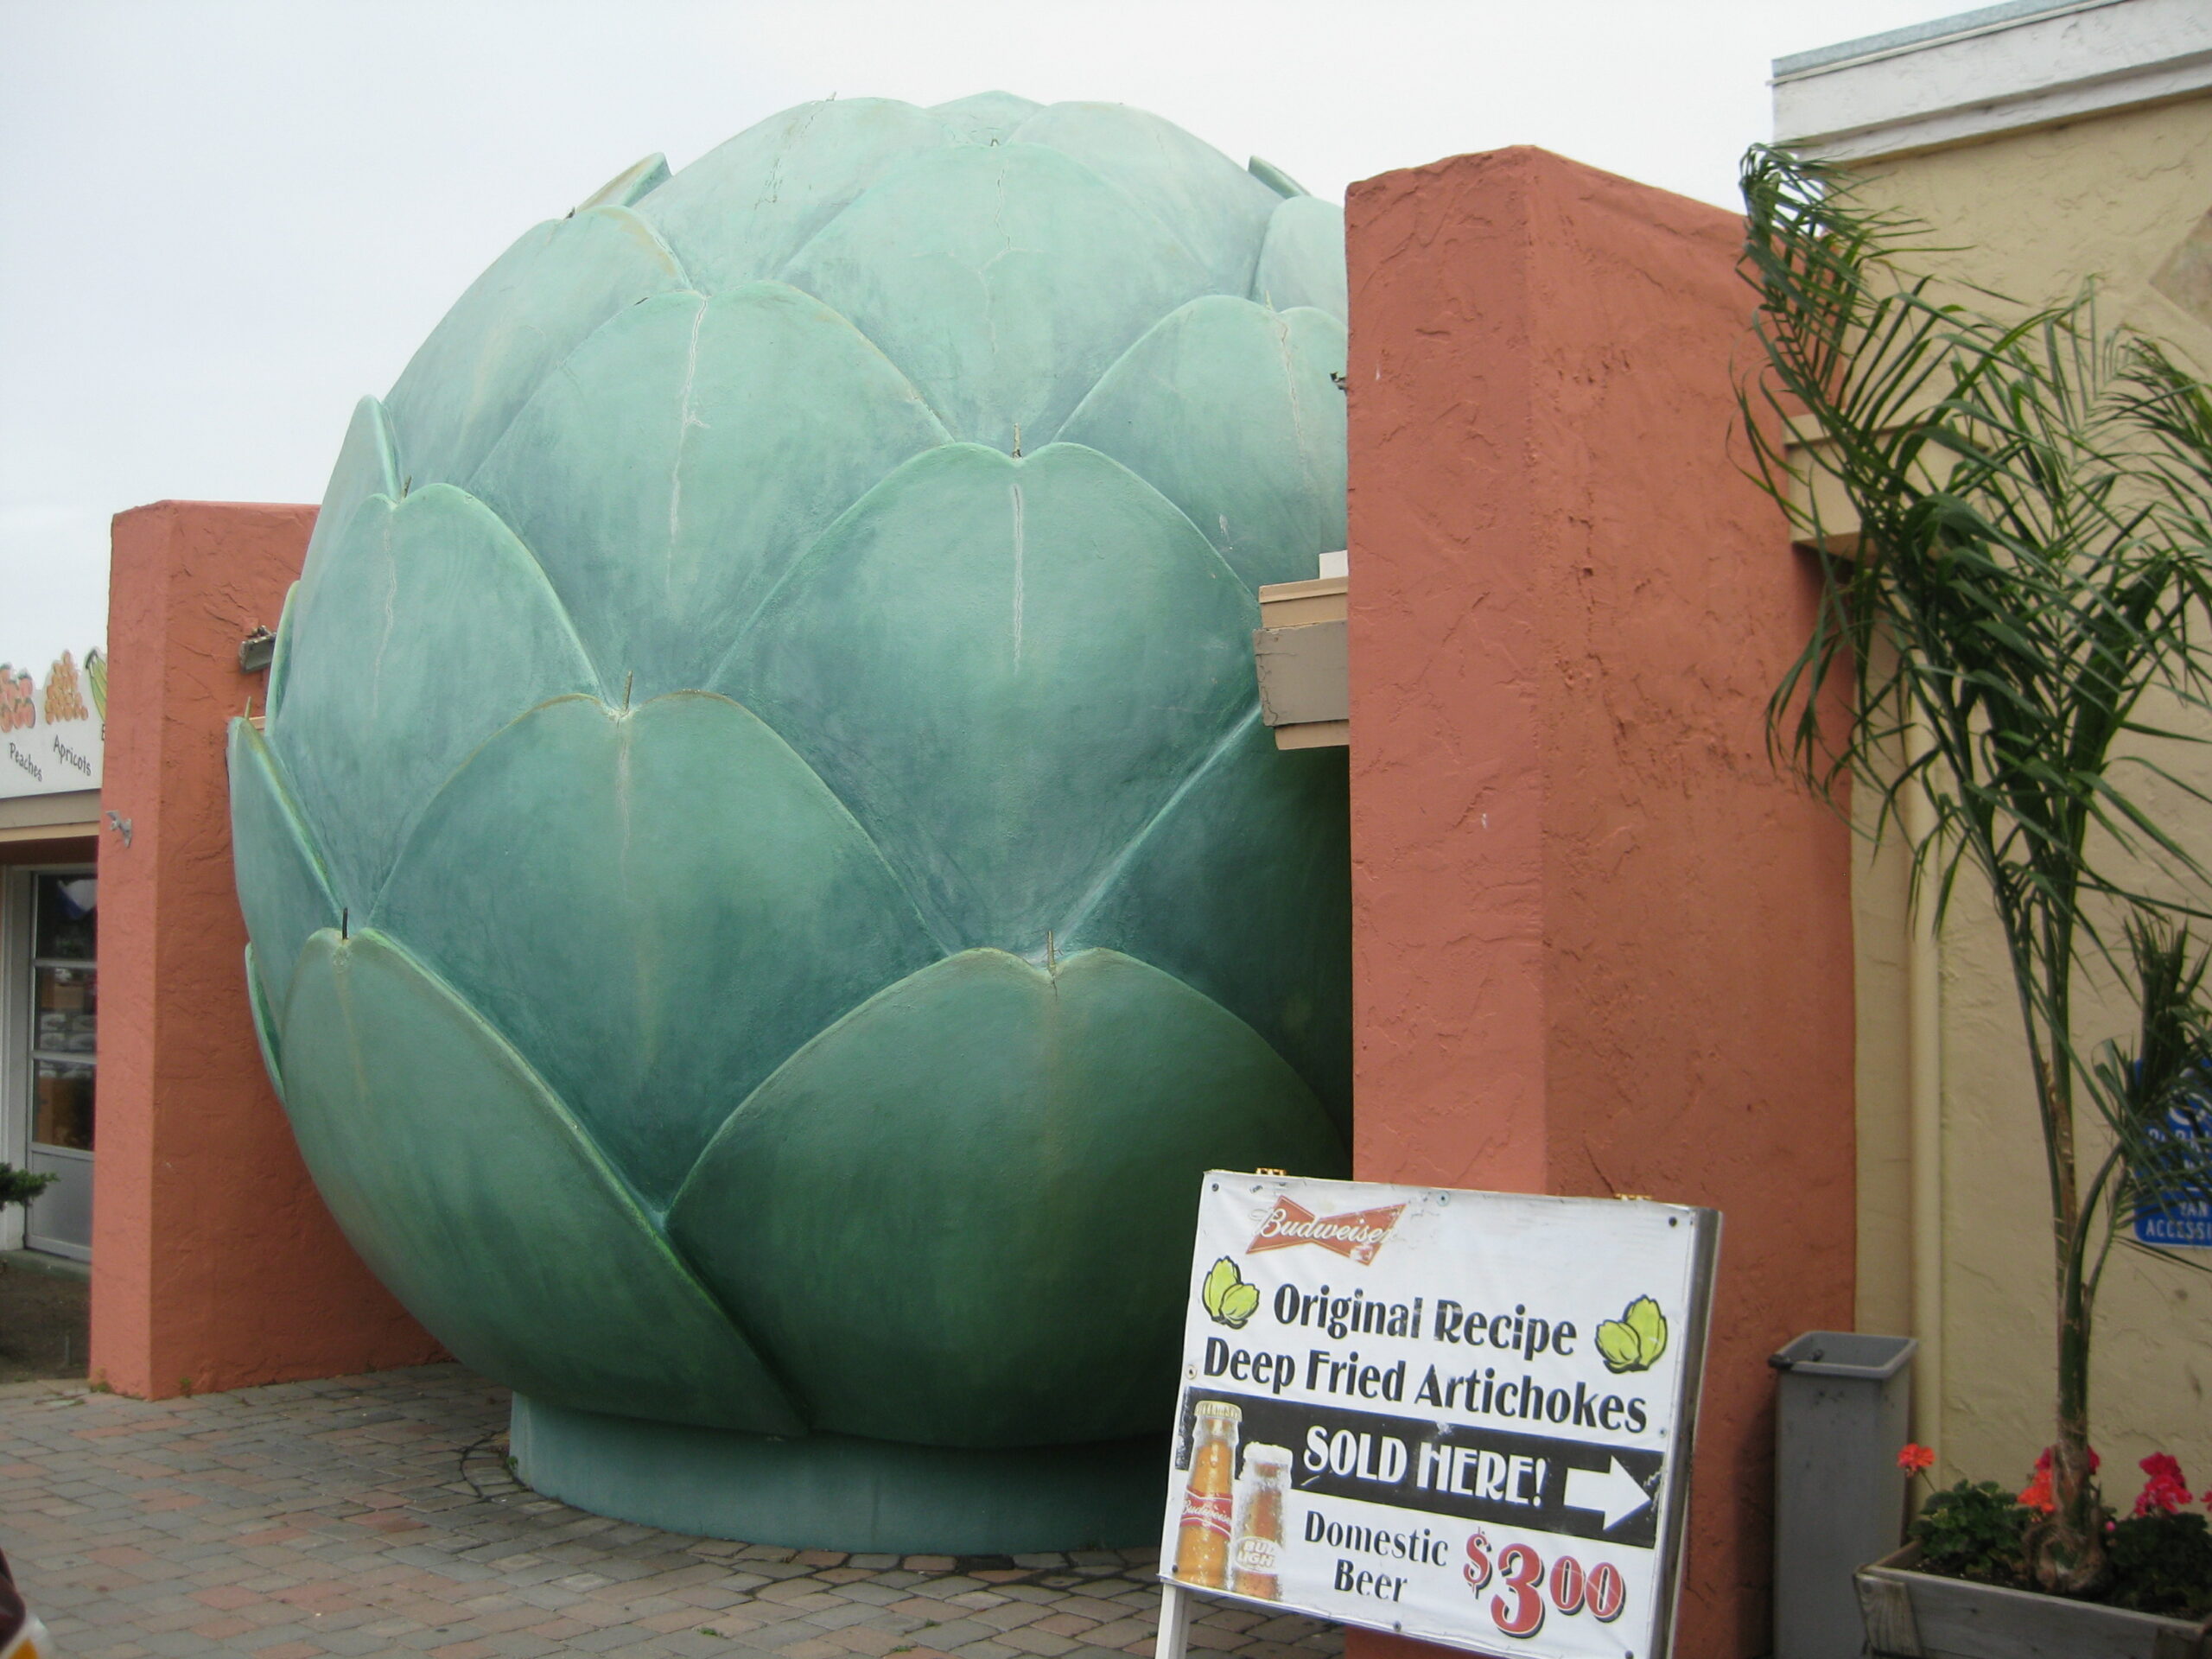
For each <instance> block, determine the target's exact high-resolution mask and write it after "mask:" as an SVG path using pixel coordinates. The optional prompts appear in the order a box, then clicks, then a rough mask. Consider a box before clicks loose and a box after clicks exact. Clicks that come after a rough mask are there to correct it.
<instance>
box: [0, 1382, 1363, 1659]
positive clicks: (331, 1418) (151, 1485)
mask: <svg viewBox="0 0 2212 1659" xmlns="http://www.w3.org/2000/svg"><path fill="white" fill-rule="evenodd" d="M506 1422H507V1397H506V1395H505V1391H504V1390H502V1389H497V1388H494V1387H493V1386H491V1385H490V1384H488V1383H485V1382H484V1381H483V1380H482V1379H481V1378H480V1377H477V1376H474V1375H472V1374H471V1373H469V1372H467V1371H465V1370H461V1368H460V1367H459V1366H454V1365H439V1366H429V1367H425V1368H423V1369H421V1370H408V1371H387V1372H381V1373H378V1375H375V1376H354V1377H340V1378H334V1379H332V1380H329V1381H325V1382H317V1383H287V1384H284V1385H283V1386H281V1387H277V1388H266V1389H239V1390H238V1391H237V1392H235V1393H232V1394H217V1395H200V1396H199V1397H198V1398H195V1399H188V1400H168V1401H162V1402H146V1401H141V1400H127V1399H124V1398H123V1397H121V1396H119V1395H111V1394H96V1393H92V1392H91V1391H89V1390H88V1389H86V1388H85V1387H84V1386H83V1385H82V1384H69V1385H65V1384H59V1383H16V1384H12V1385H10V1386H7V1387H4V1388H0V1548H4V1549H5V1550H6V1551H7V1552H8V1554H9V1557H10V1561H11V1562H12V1563H13V1565H14V1567H15V1569H16V1578H17V1580H18V1581H19V1582H20V1583H21V1584H22V1587H23V1589H24V1592H26V1594H28V1596H29V1599H30V1601H31V1605H33V1606H34V1607H35V1609H37V1610H38V1611H39V1613H40V1614H41V1616H42V1617H43V1618H45V1620H46V1622H47V1624H48V1625H49V1626H50V1627H51V1628H52V1630H53V1631H54V1637H55V1639H56V1640H57V1642H58V1643H60V1645H61V1648H62V1649H63V1651H64V1652H65V1653H66V1654H67V1655H68V1656H70V1659H142V1656H152V1655H162V1656H168V1655H198V1654H236V1655H242V1656H243V1655H251V1656H253V1659H315V1656H318V1655H322V1654H382V1653H391V1654H400V1655H406V1654H417V1653H427V1654H429V1655H431V1656H433V1659H493V1656H499V1655H518V1656H525V1659H528V1656H537V1655H540V1654H569V1653H587V1654H606V1655H615V1656H620V1659H663V1656H671V1659H673V1656H689V1655H716V1654H730V1655H738V1656H752V1655H760V1654H776V1655H779V1656H781V1659H881V1656H886V1655H898V1656H901V1659H941V1656H951V1659H1063V1656H1075V1659H1119V1656H1121V1655H1123V1654H1141V1655H1149V1654H1150V1653H1151V1651H1152V1638H1153V1632H1154V1626H1155V1625H1156V1624H1157V1623H1158V1618H1159V1607H1160V1590H1159V1586H1158V1585H1157V1584H1156V1583H1154V1582H1153V1581H1152V1577H1151V1575H1152V1571H1153V1567H1154V1555H1153V1553H1152V1552H1150V1551H1110V1550H1102V1551H1096V1552H1084V1553H1079V1554H1075V1555H1072V1556H1062V1555H1035V1556H1029V1555H1023V1556H1015V1557H1013V1558H1011V1559H1008V1558H1006V1557H988V1558H980V1559H979V1558H972V1557H969V1558H963V1559H961V1560H953V1559H951V1558H950V1557H946V1556H922V1555H909V1556H907V1557H906V1558H904V1559H903V1560H902V1559H900V1558H899V1557H897V1556H892V1555H841V1554H833V1553H831V1552H829V1551H825V1550H804V1551H792V1550H789V1549H778V1548H769V1547H767V1546H765V1545H757V1544H753V1545H748V1544H734V1543H726V1542H721V1541H715V1540H712V1539H701V1538H690V1537H682V1536H678V1535H675V1534H672V1533H665V1532H658V1531H656V1530H654V1529H652V1528H651V1527H640V1526H633V1525H631V1524H629V1523H627V1522H619V1521H609V1520H607V1519H606V1518H604V1517H603V1516H593V1515H586V1514H585V1513H583V1512H582V1510H572V1509H570V1508H569V1507H568V1505H566V1504H564V1503H555V1502H553V1501H552V1500H550V1499H548V1498H543V1497H538V1496H537V1494H536V1493H535V1492H533V1491H531V1490H530V1489H529V1488H527V1487H525V1486H523V1485H520V1484H518V1483H517V1482H516V1481H515V1480H514V1478H512V1475H511V1474H510V1473H509V1472H508V1471H507V1467H506V1462H505V1452H506V1433H505V1431H506ZM1191 1645H1192V1647H1193V1648H1194V1649H1215V1650H1217V1651H1218V1652H1220V1653H1223V1654H1236V1655H1241V1656H1249V1659H1318V1656H1322V1655H1334V1654H1339V1653H1341V1652H1342V1651H1343V1646H1344V1643H1343V1639H1342V1635H1341V1633H1340V1632H1339V1631H1338V1630H1336V1629H1334V1628H1333V1627H1331V1626H1327V1625H1322V1624H1315V1623H1314V1622H1313V1621H1312V1620H1310V1619H1302V1618H1291V1617H1287V1616H1282V1617H1277V1618H1268V1617H1266V1616H1265V1615H1263V1614H1260V1613H1256V1612H1249V1611H1244V1610H1243V1609H1239V1608H1230V1607H1216V1608H1212V1609H1210V1610H1207V1611H1205V1612H1204V1613H1203V1614H1202V1615H1201V1616H1200V1617H1199V1618H1198V1619H1197V1620H1196V1621H1195V1622H1194V1624H1193V1626H1192V1633H1191Z"/></svg>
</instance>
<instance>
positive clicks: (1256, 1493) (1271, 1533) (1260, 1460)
mask: <svg viewBox="0 0 2212 1659" xmlns="http://www.w3.org/2000/svg"><path fill="white" fill-rule="evenodd" d="M1289 1484H1290V1453H1289V1452H1288V1451H1287V1450H1286V1449H1285V1448H1284V1447H1282V1446H1261V1445H1259V1444H1257V1443H1255V1444H1253V1445H1251V1446H1246V1447H1245V1448H1244V1481H1243V1501H1242V1502H1241V1503H1239V1504H1238V1506H1237V1510H1236V1537H1235V1539H1234V1540H1233V1541H1231V1543H1230V1550H1229V1561H1230V1583H1229V1587H1230V1589H1231V1590H1233V1591H1235V1592H1236V1593H1237V1594H1238V1595H1240V1596H1250V1597H1252V1598H1254V1599H1255V1600H1259V1601H1274V1600H1275V1599H1277V1598H1279V1597H1280V1596H1281V1594H1282V1586H1281V1584H1279V1583H1278V1582H1277V1581H1276V1579H1275V1567H1276V1566H1277V1564H1278V1563H1280V1562H1281V1560H1282V1495H1283V1489H1284V1488H1285V1487H1287V1485H1289Z"/></svg>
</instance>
